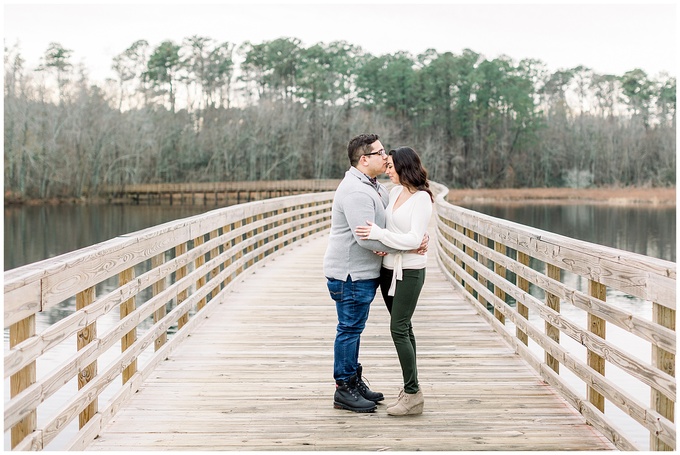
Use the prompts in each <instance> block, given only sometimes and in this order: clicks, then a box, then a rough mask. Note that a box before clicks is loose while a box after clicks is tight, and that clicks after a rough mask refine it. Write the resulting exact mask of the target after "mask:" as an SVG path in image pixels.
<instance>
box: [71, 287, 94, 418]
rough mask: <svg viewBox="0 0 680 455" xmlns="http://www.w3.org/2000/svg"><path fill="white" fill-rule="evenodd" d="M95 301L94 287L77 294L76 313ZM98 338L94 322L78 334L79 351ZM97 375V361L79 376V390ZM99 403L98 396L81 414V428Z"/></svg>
mask: <svg viewBox="0 0 680 455" xmlns="http://www.w3.org/2000/svg"><path fill="white" fill-rule="evenodd" d="M94 299H95V287H94V286H92V287H90V288H87V289H85V290H84V291H82V292H79V293H78V294H76V311H77V310H82V309H83V308H85V307H86V306H88V305H89V304H91V303H92V302H94ZM96 338H97V323H96V322H93V323H92V324H90V325H88V326H87V327H85V328H84V329H82V330H80V331H79V332H78V338H77V340H78V341H77V347H78V350H79V351H80V350H81V349H83V348H84V347H85V346H87V345H88V344H90V343H91V342H92V341H94V340H95V339H96ZM96 375H97V361H96V360H95V361H94V362H92V363H91V364H89V365H88V366H86V367H85V368H83V369H82V371H80V373H79V374H78V390H80V389H82V388H83V387H85V386H86V385H87V383H88V382H90V381H91V380H92V379H93V378H94V377H95V376H96ZM98 403H99V398H98V396H97V397H95V398H94V400H92V402H91V403H90V404H88V405H87V407H86V408H85V409H84V410H83V411H82V412H81V413H80V416H79V420H80V428H83V427H84V426H85V424H86V423H87V422H89V421H90V419H91V418H92V417H93V416H94V415H95V414H96V413H97V411H98V410H99V406H98Z"/></svg>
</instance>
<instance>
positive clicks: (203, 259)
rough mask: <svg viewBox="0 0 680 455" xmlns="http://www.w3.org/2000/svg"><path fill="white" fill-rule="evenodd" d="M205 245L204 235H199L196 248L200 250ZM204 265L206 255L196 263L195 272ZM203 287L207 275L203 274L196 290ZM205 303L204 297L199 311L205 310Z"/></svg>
mask: <svg viewBox="0 0 680 455" xmlns="http://www.w3.org/2000/svg"><path fill="white" fill-rule="evenodd" d="M203 243H204V238H203V236H202V235H199V236H198V237H196V238H195V239H194V248H198V247H199V246H201V245H203ZM203 264H205V254H201V255H200V256H198V257H197V258H196V260H195V261H194V270H198V269H200V268H201V267H202V266H203ZM203 285H205V274H203V273H202V274H201V277H200V278H199V279H198V281H196V290H198V289H199V288H201V287H203ZM205 302H206V298H205V297H203V298H202V299H201V301H200V302H198V304H197V305H196V309H197V311H200V310H201V309H203V307H204V306H205Z"/></svg>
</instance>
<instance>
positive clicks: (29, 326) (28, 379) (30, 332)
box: [9, 314, 38, 448]
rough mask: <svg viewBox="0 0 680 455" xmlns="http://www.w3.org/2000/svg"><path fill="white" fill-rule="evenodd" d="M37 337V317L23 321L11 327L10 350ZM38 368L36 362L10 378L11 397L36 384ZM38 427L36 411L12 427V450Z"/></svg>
mask: <svg viewBox="0 0 680 455" xmlns="http://www.w3.org/2000/svg"><path fill="white" fill-rule="evenodd" d="M34 335H35V315H34V314H32V315H30V316H29V317H27V318H25V319H22V320H21V321H19V322H17V323H16V324H12V325H10V326H9V347H10V349H11V348H13V347H14V346H16V345H18V344H19V343H21V342H22V341H25V340H27V339H28V338H30V337H32V336H34ZM35 381H36V367H35V360H34V361H32V362H31V363H29V364H28V365H26V366H25V367H23V368H22V369H21V370H19V371H18V372H17V373H15V374H13V375H12V376H10V378H9V383H10V396H11V397H12V398H14V397H15V396H17V395H19V393H21V392H22V391H23V390H24V389H26V388H28V387H29V386H31V385H33V384H35ZM37 426H38V418H37V414H36V410H35V409H34V410H33V411H31V412H30V413H29V414H28V415H27V416H26V417H24V418H23V419H21V420H20V421H19V423H17V424H16V425H14V426H13V427H12V436H11V440H12V441H11V442H12V448H14V447H16V446H17V444H19V443H20V442H21V441H23V439H24V438H25V437H26V436H28V435H29V434H31V433H33V431H35V429H36V428H37Z"/></svg>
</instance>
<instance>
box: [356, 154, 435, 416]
mask: <svg viewBox="0 0 680 455" xmlns="http://www.w3.org/2000/svg"><path fill="white" fill-rule="evenodd" d="M386 173H387V175H388V176H389V178H390V180H391V181H392V183H394V184H395V186H394V188H392V190H391V191H390V202H389V204H388V206H387V208H386V221H387V222H386V227H385V229H381V228H379V227H378V226H376V225H374V224H373V223H371V222H370V221H369V222H367V223H368V226H359V227H358V228H356V230H355V232H356V234H357V236H358V237H359V238H360V239H362V240H367V239H372V240H380V241H381V242H382V243H383V244H385V245H386V246H390V247H392V248H396V249H398V250H401V251H404V253H396V254H388V255H386V256H384V257H383V263H382V268H381V271H380V290H381V292H382V295H383V298H384V300H385V304H386V305H387V311H389V313H390V332H391V333H392V340H393V341H394V346H395V348H396V349H397V356H398V357H399V363H400V364H401V371H402V375H403V378H404V388H403V390H402V391H401V392H400V393H399V397H398V398H397V401H395V402H393V403H391V404H389V405H388V406H387V413H388V414H389V415H414V414H420V413H422V412H423V406H424V403H425V400H424V398H423V393H422V391H421V390H420V386H419V384H418V369H417V366H416V339H415V336H414V335H413V326H412V324H411V317H412V316H413V313H414V312H415V309H416V304H417V303H418V296H419V295H420V291H421V289H422V288H423V283H424V282H425V266H426V264H427V255H426V254H416V253H406V252H405V251H410V250H414V249H416V248H418V246H419V245H420V243H421V241H422V240H423V236H424V235H425V231H426V230H427V225H428V224H429V222H430V216H431V215H432V202H433V197H432V192H431V191H430V187H429V184H428V181H427V170H425V168H424V167H423V166H422V164H421V162H420V157H418V154H417V153H416V152H415V150H413V149H412V148H410V147H400V148H398V149H395V150H390V152H389V155H388V157H387V170H386Z"/></svg>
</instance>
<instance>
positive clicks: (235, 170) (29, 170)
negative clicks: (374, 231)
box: [4, 36, 676, 198]
mask: <svg viewBox="0 0 680 455" xmlns="http://www.w3.org/2000/svg"><path fill="white" fill-rule="evenodd" d="M111 68H112V70H113V73H114V74H115V77H113V78H110V79H107V80H105V81H92V80H91V79H90V77H89V75H88V71H87V68H85V67H83V66H82V65H75V64H74V63H73V51H71V50H69V49H67V48H65V47H64V46H62V45H60V44H59V43H52V44H50V46H49V47H48V49H47V50H46V51H45V54H44V56H43V57H42V59H41V63H40V65H39V66H38V67H37V68H33V69H29V68H26V67H25V61H24V59H23V58H22V56H21V50H20V48H19V46H17V45H15V46H12V47H9V48H8V47H7V45H5V84H4V116H5V125H4V133H5V135H4V165H5V174H4V175H5V196H6V198H7V197H8V196H10V195H11V196H12V197H18V198H51V197H88V196H96V195H97V193H98V191H99V189H100V188H101V187H102V186H103V185H112V184H113V185H124V184H129V183H155V182H201V181H241V180H278V179H296V178H301V179H325V178H333V179H336V178H341V177H342V176H343V175H344V172H345V171H346V169H347V167H348V160H347V157H346V153H345V147H346V144H347V141H348V140H349V139H350V138H351V137H352V136H354V135H356V134H358V133H361V132H376V133H378V134H379V135H380V136H381V139H382V140H383V143H384V144H385V145H386V147H397V146H400V145H409V146H412V147H413V148H415V149H416V150H417V151H418V152H419V153H420V154H421V157H422V158H423V162H424V164H425V166H426V167H427V168H428V171H429V174H430V178H431V179H432V180H435V181H438V182H440V183H443V184H445V185H447V186H449V187H451V188H462V187H467V188H479V187H496V188H498V187H552V186H576V187H587V186H630V185H638V186H641V185H646V186H672V185H675V167H676V163H675V160H676V153H675V147H676V145H675V139H676V129H675V128H676V127H675V118H676V114H675V110H676V101H675V91H676V80H675V77H671V76H669V75H668V74H660V75H658V76H656V77H651V76H650V75H648V74H646V73H645V72H644V71H643V70H641V69H632V70H630V71H628V72H626V73H625V74H623V75H610V74H598V73H596V72H595V71H593V70H592V69H589V68H586V67H583V66H578V67H576V68H571V69H560V70H557V71H549V70H547V68H546V65H545V64H544V63H543V62H541V61H539V60H535V59H525V60H521V61H515V60H513V59H512V58H510V57H509V56H500V57H498V58H495V59H487V58H485V57H484V56H483V55H481V54H479V53H477V52H474V51H472V50H469V49H466V50H464V51H463V52H462V53H461V54H458V55H457V54H454V53H451V52H443V53H440V52H437V51H436V50H434V49H430V50H427V51H426V52H424V53H422V54H419V55H417V56H414V55H411V54H410V53H407V52H395V53H392V54H385V55H378V56H376V55H371V54H370V53H368V52H365V51H363V50H362V49H361V47H359V46H356V45H353V44H351V43H348V42H345V41H337V42H331V43H322V42H321V43H316V44H313V45H311V46H305V45H303V44H302V43H301V41H300V40H299V39H296V38H279V39H275V40H271V41H264V42H262V43H257V44H255V43H251V42H245V43H242V44H241V45H239V46H236V45H235V44H233V43H229V42H225V43H219V42H217V41H215V40H213V39H211V38H207V37H201V36H192V37H189V38H186V39H184V40H183V41H182V42H181V43H175V42H173V41H165V42H162V43H160V44H159V45H157V46H151V45H150V44H149V43H148V42H147V41H144V40H139V41H136V42H134V43H132V44H131V45H130V46H129V47H128V48H127V49H125V50H124V51H123V52H121V53H120V54H119V55H117V56H115V57H114V58H113V60H112V64H111Z"/></svg>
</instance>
